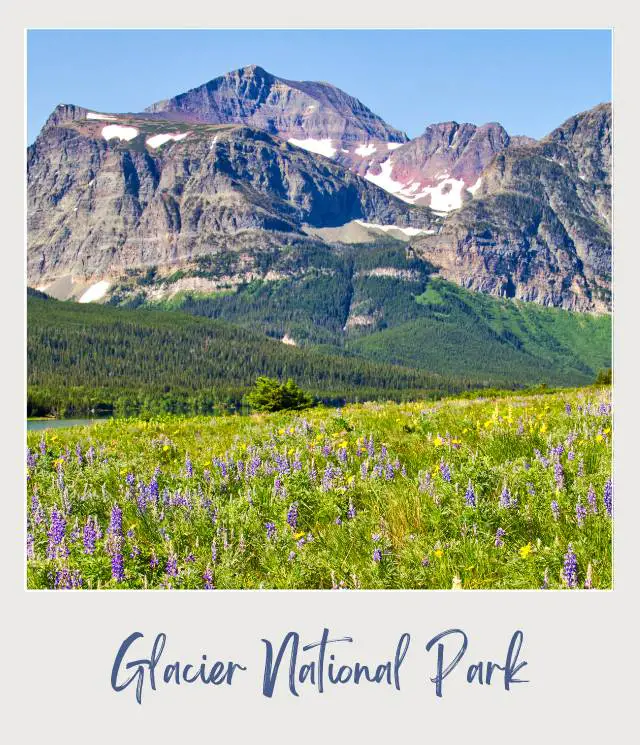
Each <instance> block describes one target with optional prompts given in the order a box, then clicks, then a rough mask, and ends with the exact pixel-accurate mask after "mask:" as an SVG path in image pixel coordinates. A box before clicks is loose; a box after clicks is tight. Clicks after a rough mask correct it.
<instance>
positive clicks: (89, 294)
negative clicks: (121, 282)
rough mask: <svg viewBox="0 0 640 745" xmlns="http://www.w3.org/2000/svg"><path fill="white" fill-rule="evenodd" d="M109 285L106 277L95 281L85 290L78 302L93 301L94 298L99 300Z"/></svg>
mask: <svg viewBox="0 0 640 745" xmlns="http://www.w3.org/2000/svg"><path fill="white" fill-rule="evenodd" d="M110 287H111V283H110V282H107V280H106V279H103V280H101V281H100V282H96V283H95V284H94V285H91V287H89V289H88V290H86V291H85V292H84V293H83V294H82V296H81V297H80V299H79V300H78V302H79V303H94V302H95V301H96V300H101V299H102V298H103V297H104V296H105V295H106V294H107V290H108V289H109V288H110Z"/></svg>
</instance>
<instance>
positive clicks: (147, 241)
mask: <svg viewBox="0 0 640 745" xmlns="http://www.w3.org/2000/svg"><path fill="white" fill-rule="evenodd" d="M27 202H28V257H27V266H28V279H29V283H30V284H31V285H33V286H38V287H41V288H45V287H46V288H47V289H48V291H49V292H53V293H54V294H56V295H57V296H59V297H70V296H73V297H78V296H80V295H82V294H83V293H84V292H85V291H86V290H87V288H91V287H94V286H95V285H96V284H98V283H103V284H102V285H100V287H105V284H106V283H109V284H111V283H112V281H113V279H114V277H116V276H118V275H120V274H124V273H125V272H126V271H129V270H131V269H132V268H135V267H149V266H158V265H160V266H164V267H169V268H171V270H172V271H175V270H176V269H177V268H179V267H180V265H181V264H182V263H184V262H185V261H191V260H193V259H194V258H195V257H198V256H203V255H210V254H212V253H216V252H217V251H219V250H220V247H221V245H224V247H225V249H226V250H234V249H236V250H237V251H240V252H241V253H243V256H244V263H245V265H246V266H245V268H246V269H247V271H250V270H251V268H252V266H253V264H255V261H254V259H255V257H256V256H257V255H258V254H259V253H260V252H261V251H263V250H270V247H271V246H273V245H274V244H280V243H282V244H288V243H291V242H292V241H293V242H295V241H296V239H299V238H300V237H302V236H305V235H306V232H305V231H306V228H310V229H313V228H326V227H333V226H341V225H343V224H344V223H346V222H349V221H352V220H362V221H364V222H370V223H375V224H379V225H383V226H385V225H392V226H400V227H403V226H404V227H405V228H408V227H412V228H413V230H414V231H415V232H416V233H419V232H420V231H422V230H423V231H428V230H432V229H434V227H433V226H434V225H435V224H436V223H437V218H436V217H434V215H433V214H432V213H431V212H430V211H429V210H428V209H424V208H418V207H413V206H409V205H405V204H403V203H402V202H400V201H398V200H397V199H395V198H394V197H392V196H390V195H388V194H387V193H386V192H385V191H383V190H382V189H380V188H378V187H377V186H375V185H373V184H371V183H369V182H368V181H366V180H365V179H363V178H360V177H359V176H357V175H355V174H353V173H351V172H349V171H348V170H346V169H345V168H343V167H342V166H341V165H339V164H337V163H332V162H331V161H330V160H328V159H325V158H320V157H318V156H316V155H314V154H311V153H309V152H306V151H305V150H303V149H301V148H298V147H295V146H292V145H289V144H288V143H286V142H284V141H283V140H282V139H280V138H278V137H275V136H273V135H271V134H269V133H267V132H265V131H264V130H259V129H254V128H251V127H248V126H245V125H241V124H196V123H193V122H188V123H186V122H184V121H181V122H178V121H171V122H168V121H164V120H161V119H159V118H158V117H157V116H154V117H151V116H150V115H144V114H142V115H112V114H99V113H96V112H90V111H88V110H86V109H83V108H81V107H77V106H71V105H65V106H59V107H58V108H57V109H56V110H55V111H54V113H53V114H52V116H51V117H50V118H49V120H48V122H47V123H46V125H45V127H44V128H43V130H42V132H41V133H40V135H39V136H38V138H37V139H36V141H35V143H34V144H33V145H32V146H30V147H29V149H28V153H27ZM249 245H250V246H251V252H250V254H247V247H248V246H249ZM96 280H97V282H96ZM100 287H98V288H97V289H94V294H98V296H99V292H100Z"/></svg>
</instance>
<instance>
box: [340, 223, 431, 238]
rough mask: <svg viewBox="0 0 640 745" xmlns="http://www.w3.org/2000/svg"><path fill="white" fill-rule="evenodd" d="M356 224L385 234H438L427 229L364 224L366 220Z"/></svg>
mask: <svg viewBox="0 0 640 745" xmlns="http://www.w3.org/2000/svg"><path fill="white" fill-rule="evenodd" d="M355 222H357V223H358V225H362V227H363V228H376V229H377V230H383V231H384V232H385V233H387V232H388V231H390V230H399V231H400V232H401V233H404V234H405V235H419V234H420V233H422V234H424V235H435V232H436V231H435V230H427V229H426V228H411V227H409V228H403V227H400V226H399V225H380V224H379V223H377V222H364V220H356V221H355Z"/></svg>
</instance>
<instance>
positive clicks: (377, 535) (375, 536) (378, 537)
mask: <svg viewBox="0 0 640 745" xmlns="http://www.w3.org/2000/svg"><path fill="white" fill-rule="evenodd" d="M381 539H382V535H381V534H380V533H374V534H373V535H372V536H371V540H372V541H373V542H374V543H378V541H380V540H381Z"/></svg>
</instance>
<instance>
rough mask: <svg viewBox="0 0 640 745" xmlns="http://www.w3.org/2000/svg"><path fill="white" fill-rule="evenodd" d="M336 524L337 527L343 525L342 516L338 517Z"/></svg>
mask: <svg viewBox="0 0 640 745" xmlns="http://www.w3.org/2000/svg"><path fill="white" fill-rule="evenodd" d="M335 523H336V525H342V518H341V517H340V515H338V517H336V519H335Z"/></svg>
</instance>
